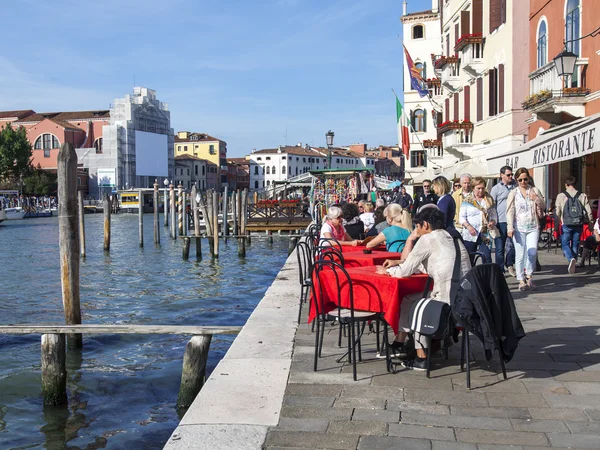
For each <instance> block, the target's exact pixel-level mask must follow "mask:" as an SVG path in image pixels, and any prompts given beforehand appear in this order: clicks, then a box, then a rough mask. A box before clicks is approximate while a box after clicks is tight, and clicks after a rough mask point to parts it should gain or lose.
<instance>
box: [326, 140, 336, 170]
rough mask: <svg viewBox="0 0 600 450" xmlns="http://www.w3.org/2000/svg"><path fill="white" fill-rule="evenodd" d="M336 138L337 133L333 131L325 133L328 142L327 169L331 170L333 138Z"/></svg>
mask: <svg viewBox="0 0 600 450" xmlns="http://www.w3.org/2000/svg"><path fill="white" fill-rule="evenodd" d="M334 136H335V133H334V132H333V131H331V130H329V131H328V132H327V133H325V139H326V140H327V150H328V153H327V168H328V169H331V147H333V137H334Z"/></svg>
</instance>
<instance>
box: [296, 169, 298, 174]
mask: <svg viewBox="0 0 600 450" xmlns="http://www.w3.org/2000/svg"><path fill="white" fill-rule="evenodd" d="M296 175H298V167H296Z"/></svg>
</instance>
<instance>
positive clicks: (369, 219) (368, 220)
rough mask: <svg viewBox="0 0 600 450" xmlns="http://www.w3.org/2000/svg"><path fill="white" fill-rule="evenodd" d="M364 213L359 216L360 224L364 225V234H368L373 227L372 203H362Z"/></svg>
mask: <svg viewBox="0 0 600 450" xmlns="http://www.w3.org/2000/svg"><path fill="white" fill-rule="evenodd" d="M363 210H364V212H363V213H362V214H361V215H360V216H359V218H360V220H362V223H364V224H365V229H364V232H365V233H366V232H368V231H369V230H370V229H371V227H372V226H373V225H375V217H373V203H371V202H364V203H363Z"/></svg>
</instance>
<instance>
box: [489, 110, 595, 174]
mask: <svg viewBox="0 0 600 450" xmlns="http://www.w3.org/2000/svg"><path fill="white" fill-rule="evenodd" d="M599 128H600V114H595V115H593V116H589V117H584V118H582V119H578V120H575V121H573V122H569V123H566V124H564V125H560V126H558V127H553V128H550V129H549V130H546V131H544V132H543V133H541V134H540V135H539V136H538V137H536V138H535V139H533V140H531V141H529V142H528V143H527V144H525V145H523V146H522V147H519V148H518V149H515V150H511V151H509V152H506V153H503V154H501V155H498V156H494V157H491V158H488V160H487V162H488V172H489V173H499V172H500V168H501V167H502V166H511V167H512V168H513V169H516V168H518V167H526V168H528V169H530V168H532V167H541V166H546V165H548V164H554V163H556V162H559V161H567V160H569V159H573V158H578V157H581V156H586V155H589V154H591V153H594V152H597V151H600V145H598V146H596V142H597V140H596V139H597V138H600V135H598V136H597V135H596V133H597V132H598V129H599Z"/></svg>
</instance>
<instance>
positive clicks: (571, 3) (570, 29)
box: [565, 0, 581, 56]
mask: <svg viewBox="0 0 600 450" xmlns="http://www.w3.org/2000/svg"><path fill="white" fill-rule="evenodd" d="M580 36H581V35H580V33H579V0H568V1H567V13H566V16H565V42H566V46H567V50H569V51H570V52H573V53H575V54H576V55H577V56H579V41H578V40H577V39H579V37H580ZM569 41H570V42H569Z"/></svg>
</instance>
